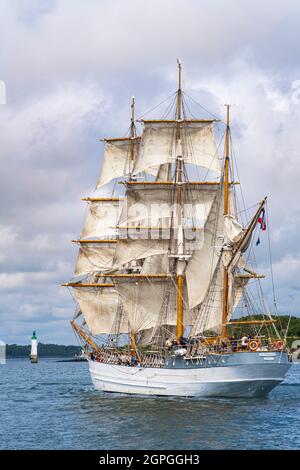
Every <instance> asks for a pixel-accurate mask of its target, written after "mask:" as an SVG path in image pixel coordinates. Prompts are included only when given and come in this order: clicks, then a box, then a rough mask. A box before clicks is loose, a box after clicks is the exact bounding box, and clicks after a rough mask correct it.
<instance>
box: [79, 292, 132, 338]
mask: <svg viewBox="0 0 300 470" xmlns="http://www.w3.org/2000/svg"><path fill="white" fill-rule="evenodd" d="M74 293H75V296H76V299H77V301H78V303H79V306H80V309H81V311H82V314H83V316H84V318H85V321H86V323H87V325H88V327H89V330H90V332H91V333H92V334H93V335H97V334H103V333H106V334H109V333H112V332H113V331H112V330H113V326H114V322H115V318H116V315H117V313H118V306H119V296H118V294H117V292H116V291H115V289H114V288H113V287H105V288H103V289H101V288H98V287H97V288H93V287H75V288H74ZM118 332H119V333H127V332H128V325H127V323H126V321H125V320H124V321H123V322H122V324H121V325H120V326H119V328H118Z"/></svg>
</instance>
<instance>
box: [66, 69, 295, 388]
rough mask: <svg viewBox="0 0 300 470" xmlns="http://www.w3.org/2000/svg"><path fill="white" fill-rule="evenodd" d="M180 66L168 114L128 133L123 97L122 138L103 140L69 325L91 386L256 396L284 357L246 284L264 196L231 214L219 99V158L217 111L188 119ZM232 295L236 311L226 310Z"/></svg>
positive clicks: (275, 376) (281, 368) (278, 377)
mask: <svg viewBox="0 0 300 470" xmlns="http://www.w3.org/2000/svg"><path fill="white" fill-rule="evenodd" d="M178 76H179V78H178V90H177V91H176V92H175V93H174V94H173V98H174V110H172V109H171V112H172V115H171V118H169V119H166V118H165V117H164V118H163V119H148V120H146V119H143V120H142V121H141V122H140V126H142V133H141V135H137V123H136V121H135V116H134V98H133V100H132V106H131V108H132V116H131V126H130V131H129V136H128V137H122V138H109V139H104V144H105V149H104V157H103V163H102V170H101V174H100V178H99V180H98V183H97V188H96V190H95V192H94V193H93V196H92V197H88V198H85V200H86V201H87V203H88V214H87V220H86V223H85V225H84V228H83V231H82V233H81V236H80V238H79V239H78V240H74V241H75V242H76V243H77V244H78V245H79V254H78V259H77V263H76V269H75V275H74V277H73V279H72V280H71V281H70V282H69V283H68V284H65V285H67V286H68V287H70V288H71V289H72V293H74V297H75V299H76V303H77V308H76V313H75V315H74V318H73V320H72V321H71V324H72V327H73V328H74V331H75V332H76V334H77V335H78V337H79V339H80V340H81V342H82V343H83V345H84V349H85V352H86V355H87V357H88V360H89V369H90V374H91V377H92V381H93V383H94V385H95V388H96V389H98V390H103V391H110V392H122V393H135V394H145V395H175V396H176V395H177V396H202V397H210V396H211V397H253V396H262V395H265V394H267V393H268V392H269V391H270V390H271V389H273V388H274V387H275V386H276V385H277V384H279V383H280V382H281V381H282V380H283V378H284V376H285V374H286V373H287V371H288V369H289V367H290V362H289V354H288V351H287V347H286V344H285V340H284V335H282V332H280V331H279V330H280V329H279V327H278V324H277V322H276V319H275V318H273V316H271V314H270V313H269V311H268V310H267V307H266V304H265V302H264V301H260V302H259V301H258V297H259V295H260V293H261V289H260V287H259V288H258V289H257V290H256V292H257V294H256V295H257V298H253V294H252V296H251V294H249V286H250V285H251V284H255V283H260V278H261V277H263V276H260V275H259V274H257V273H256V272H255V270H254V269H253V268H252V267H250V264H249V260H250V259H251V256H249V253H250V252H251V250H252V249H253V242H252V241H253V234H254V232H255V231H256V230H264V229H265V215H266V212H265V206H266V198H264V199H263V200H262V201H261V202H260V203H259V204H258V205H257V207H256V210H253V213H252V215H251V217H250V218H249V220H248V221H246V223H245V224H242V223H241V221H240V220H238V218H239V217H238V216H239V213H238V211H237V198H236V188H237V184H238V183H237V182H236V181H234V179H233V176H232V175H233V173H232V171H231V168H232V161H231V134H230V114H229V110H230V108H229V105H226V109H227V119H226V123H225V126H224V139H225V145H224V144H223V145H222V147H224V151H223V152H222V153H224V155H223V158H222V157H221V156H220V155H219V148H220V146H219V148H217V145H216V141H215V127H216V125H217V120H216V119H215V118H214V117H213V118H210V119H195V118H188V117H187V113H186V106H185V98H184V93H183V91H182V86H181V63H180V62H178ZM200 175H201V177H200ZM119 183H121V184H119ZM240 213H241V211H240ZM249 281H251V282H249ZM259 285H260V284H259ZM254 297H255V295H254ZM241 304H243V305H244V307H243V308H244V310H245V309H246V317H245V318H244V319H243V317H241V316H240V317H239V318H238V319H233V315H234V313H235V312H236V311H238V309H239V308H240V307H239V306H240V305H241ZM255 305H256V307H255ZM257 305H258V308H257ZM255 308H256V310H255ZM242 310H243V309H242ZM244 310H243V311H244ZM255 313H256V314H257V313H259V314H261V316H260V317H259V319H257V316H255V317H254V319H253V318H251V316H252V315H254V314H255Z"/></svg>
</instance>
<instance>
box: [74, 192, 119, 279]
mask: <svg viewBox="0 0 300 470" xmlns="http://www.w3.org/2000/svg"><path fill="white" fill-rule="evenodd" d="M119 202H120V201H119V200H118V199H116V200H113V199H103V200H99V201H93V202H90V203H89V206H88V215H87V218H86V222H85V225H84V227H83V231H82V233H81V237H80V240H82V241H84V242H87V241H88V240H93V242H95V241H97V240H98V239H99V240H102V243H100V242H99V243H92V242H91V243H81V244H80V248H79V253H78V257H77V262H76V268H75V275H76V276H80V275H83V274H87V273H90V272H95V271H99V270H104V269H105V270H107V269H109V268H110V267H111V266H112V262H113V258H114V254H115V249H116V243H113V242H111V243H109V240H113V239H115V238H116V235H117V230H116V224H117V222H118V218H119V214H120V211H121V210H120V205H119ZM105 240H108V242H106V243H103V241H105Z"/></svg>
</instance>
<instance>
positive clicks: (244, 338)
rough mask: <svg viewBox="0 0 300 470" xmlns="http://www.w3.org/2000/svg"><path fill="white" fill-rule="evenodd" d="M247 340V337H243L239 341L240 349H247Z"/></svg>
mask: <svg viewBox="0 0 300 470" xmlns="http://www.w3.org/2000/svg"><path fill="white" fill-rule="evenodd" d="M248 342H249V339H248V337H247V336H243V337H242V339H241V344H242V349H243V350H245V349H247V348H248Z"/></svg>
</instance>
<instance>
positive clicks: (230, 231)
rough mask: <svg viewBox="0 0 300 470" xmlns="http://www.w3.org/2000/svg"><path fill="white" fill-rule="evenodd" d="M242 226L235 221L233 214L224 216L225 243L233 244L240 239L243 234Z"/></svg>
mask: <svg viewBox="0 0 300 470" xmlns="http://www.w3.org/2000/svg"><path fill="white" fill-rule="evenodd" d="M243 230H244V229H243V227H242V226H241V225H240V224H239V223H238V222H237V220H236V218H235V217H234V216H233V215H230V214H228V215H225V216H224V234H225V243H228V244H231V245H232V244H234V243H237V242H239V241H240V239H241V237H242V234H243Z"/></svg>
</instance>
